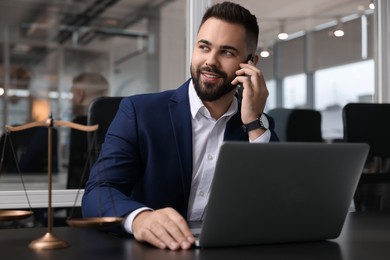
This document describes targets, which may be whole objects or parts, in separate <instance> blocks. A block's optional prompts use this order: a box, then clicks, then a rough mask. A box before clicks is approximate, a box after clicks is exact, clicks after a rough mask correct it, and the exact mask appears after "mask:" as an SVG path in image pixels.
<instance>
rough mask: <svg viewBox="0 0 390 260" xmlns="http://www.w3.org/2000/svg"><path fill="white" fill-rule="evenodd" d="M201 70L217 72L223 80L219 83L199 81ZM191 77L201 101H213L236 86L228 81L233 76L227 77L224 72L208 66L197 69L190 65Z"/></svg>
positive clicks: (230, 80)
mask: <svg viewBox="0 0 390 260" xmlns="http://www.w3.org/2000/svg"><path fill="white" fill-rule="evenodd" d="M203 71H207V72H212V73H214V74H217V75H218V76H220V78H221V79H223V81H222V82H221V83H219V84H209V83H204V82H201V73H202V72H203ZM191 77H192V80H193V82H194V87H195V91H196V93H197V94H198V96H199V98H200V99H201V100H202V101H215V100H217V99H219V98H221V97H222V96H224V95H226V94H227V93H229V92H230V91H232V90H233V89H235V88H236V86H234V85H232V84H231V83H230V82H232V80H233V78H228V76H227V74H226V73H225V72H223V71H220V70H218V69H216V68H214V67H210V66H205V67H202V68H198V69H195V68H194V67H193V66H191Z"/></svg>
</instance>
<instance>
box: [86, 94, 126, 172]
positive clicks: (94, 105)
mask: <svg viewBox="0 0 390 260" xmlns="http://www.w3.org/2000/svg"><path fill="white" fill-rule="evenodd" d="M122 98H123V97H99V98H96V99H95V100H93V101H92V102H91V104H90V106H89V108H88V118H87V121H88V125H95V124H98V125H99V128H98V130H97V135H96V136H94V135H93V133H88V143H89V145H90V147H91V148H92V149H94V152H92V153H91V155H92V158H91V165H92V164H93V163H94V162H95V161H96V160H97V157H98V155H99V153H100V149H101V146H102V144H103V142H104V138H105V136H106V132H107V130H108V127H109V126H110V124H111V121H112V120H113V119H114V117H115V115H116V112H117V111H118V108H119V104H120V102H121V101H122ZM94 138H96V140H94Z"/></svg>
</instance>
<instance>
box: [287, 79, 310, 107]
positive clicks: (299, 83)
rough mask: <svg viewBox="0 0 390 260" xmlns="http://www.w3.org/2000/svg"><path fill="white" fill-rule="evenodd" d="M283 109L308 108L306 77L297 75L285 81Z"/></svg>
mask: <svg viewBox="0 0 390 260" xmlns="http://www.w3.org/2000/svg"><path fill="white" fill-rule="evenodd" d="M283 107H285V108H299V107H306V75H305V74H297V75H293V76H288V77H285V78H284V79H283Z"/></svg>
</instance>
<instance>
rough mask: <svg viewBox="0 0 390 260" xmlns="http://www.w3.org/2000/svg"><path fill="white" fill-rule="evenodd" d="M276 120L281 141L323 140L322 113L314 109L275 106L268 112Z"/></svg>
mask: <svg viewBox="0 0 390 260" xmlns="http://www.w3.org/2000/svg"><path fill="white" fill-rule="evenodd" d="M268 115H270V116H272V117H273V119H274V120H275V132H276V134H277V135H278V137H279V139H280V141H285V142H323V138H322V133H321V113H320V112H319V111H317V110H313V109H287V108H275V109H272V110H270V111H269V112H268Z"/></svg>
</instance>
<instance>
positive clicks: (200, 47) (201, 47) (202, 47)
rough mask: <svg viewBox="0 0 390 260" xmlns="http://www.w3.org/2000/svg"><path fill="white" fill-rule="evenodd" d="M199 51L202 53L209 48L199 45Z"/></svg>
mask: <svg viewBox="0 0 390 260" xmlns="http://www.w3.org/2000/svg"><path fill="white" fill-rule="evenodd" d="M199 49H201V50H202V51H208V50H209V49H210V48H209V47H208V46H205V45H200V46H199Z"/></svg>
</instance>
